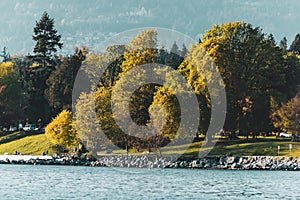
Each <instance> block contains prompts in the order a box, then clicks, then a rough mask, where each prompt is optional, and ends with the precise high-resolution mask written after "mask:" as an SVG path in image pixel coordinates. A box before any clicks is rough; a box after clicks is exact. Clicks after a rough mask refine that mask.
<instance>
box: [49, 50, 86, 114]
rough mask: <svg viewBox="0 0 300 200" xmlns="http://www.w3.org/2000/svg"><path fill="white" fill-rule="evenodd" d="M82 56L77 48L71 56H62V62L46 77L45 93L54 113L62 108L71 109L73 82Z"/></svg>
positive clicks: (83, 56)
mask: <svg viewBox="0 0 300 200" xmlns="http://www.w3.org/2000/svg"><path fill="white" fill-rule="evenodd" d="M84 58H85V55H84V54H83V53H82V52H81V51H80V50H77V52H76V54H74V55H73V56H71V57H68V58H64V60H63V62H62V64H61V65H60V66H59V67H58V68H57V69H56V70H55V71H53V72H52V73H51V75H50V77H49V78H48V80H47V82H46V83H47V86H48V88H47V89H46V90H45V95H46V97H47V99H48V101H49V104H50V106H51V107H52V108H53V110H54V113H57V112H59V111H60V110H62V109H67V110H71V108H72V91H73V84H74V81H75V78H76V75H77V72H78V70H79V68H80V67H81V62H82V60H83V59H84Z"/></svg>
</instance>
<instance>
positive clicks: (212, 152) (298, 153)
mask: <svg viewBox="0 0 300 200" xmlns="http://www.w3.org/2000/svg"><path fill="white" fill-rule="evenodd" d="M289 144H292V145H293V148H292V151H291V152H290V150H289ZM202 145H204V142H195V143H193V144H191V145H187V144H184V145H178V146H169V147H165V148H162V153H163V154H164V155H172V154H173V155H174V154H184V155H193V156H197V155H198V154H199V152H202V153H204V152H206V153H208V155H209V156H226V155H227V156H228V155H232V156H259V155H268V156H277V155H278V145H279V146H280V151H279V155H280V156H292V157H300V142H291V141H290V140H289V139H275V138H271V137H270V138H259V139H252V140H251V139H250V140H249V141H245V140H235V141H227V140H219V141H218V142H217V143H216V144H215V145H214V146H213V147H212V148H209V147H205V146H202Z"/></svg>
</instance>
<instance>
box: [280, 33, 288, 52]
mask: <svg viewBox="0 0 300 200" xmlns="http://www.w3.org/2000/svg"><path fill="white" fill-rule="evenodd" d="M279 47H280V48H281V49H282V51H283V52H286V51H287V39H286V37H283V39H282V40H281V41H280V43H279Z"/></svg>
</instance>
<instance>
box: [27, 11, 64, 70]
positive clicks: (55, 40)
mask: <svg viewBox="0 0 300 200" xmlns="http://www.w3.org/2000/svg"><path fill="white" fill-rule="evenodd" d="M54 22H55V21H54V19H53V18H50V17H49V15H48V13H47V12H44V14H43V16H42V18H41V19H40V21H38V22H36V26H35V27H34V29H33V31H34V35H33V36H32V38H33V40H34V41H36V45H35V47H34V50H33V52H34V53H35V55H34V56H33V60H34V61H35V62H37V63H38V64H40V65H41V66H43V68H45V67H46V66H47V65H50V66H51V65H52V64H53V57H54V53H55V52H57V47H59V48H60V49H61V48H62V46H63V43H61V42H60V39H61V35H58V34H57V30H56V29H55V28H54Z"/></svg>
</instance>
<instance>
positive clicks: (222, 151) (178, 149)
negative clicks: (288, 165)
mask: <svg viewBox="0 0 300 200" xmlns="http://www.w3.org/2000/svg"><path fill="white" fill-rule="evenodd" d="M32 134H36V133H25V132H15V133H9V134H6V135H2V136H0V154H4V153H9V154H14V153H15V151H19V152H21V153H22V154H27V155H28V154H30V155H41V154H42V153H43V152H44V151H46V150H48V152H49V155H52V153H53V149H54V148H53V144H52V143H51V142H50V141H49V140H48V139H47V138H46V136H45V134H38V135H32ZM289 144H292V145H293V149H292V151H291V152H290V150H289ZM203 145H204V142H203V141H201V142H195V143H192V144H182V145H176V146H175V145H168V146H166V147H163V148H161V152H162V155H165V156H172V155H184V156H194V157H197V156H198V154H199V152H202V153H205V152H206V153H208V155H209V156H228V155H232V156H252V155H257V156H259V155H268V156H277V153H278V145H279V146H280V152H279V153H280V154H279V155H280V156H292V157H300V142H291V141H290V139H282V138H278V139H276V138H275V137H259V138H258V139H252V138H251V139H249V140H248V141H246V140H245V139H243V138H240V139H238V140H233V141H229V140H226V139H224V138H219V139H218V141H217V143H216V144H215V145H214V146H213V147H212V148H209V147H204V146H203ZM141 152H142V151H140V152H138V153H137V152H135V151H134V150H132V149H131V150H130V152H129V153H130V154H137V155H140V154H141ZM99 153H101V154H105V152H104V151H103V152H99ZM113 153H114V154H126V151H125V150H114V151H113Z"/></svg>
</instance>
